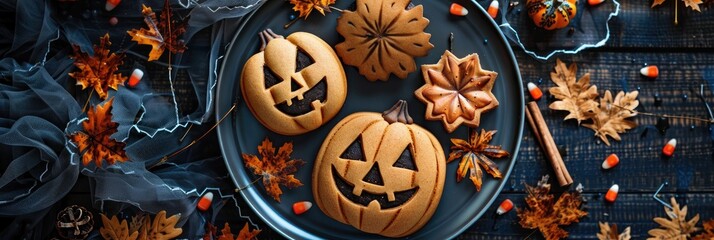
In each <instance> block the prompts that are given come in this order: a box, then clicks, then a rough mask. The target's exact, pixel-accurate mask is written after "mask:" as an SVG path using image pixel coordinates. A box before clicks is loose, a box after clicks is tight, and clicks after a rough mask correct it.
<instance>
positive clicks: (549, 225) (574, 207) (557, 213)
mask: <svg viewBox="0 0 714 240" xmlns="http://www.w3.org/2000/svg"><path fill="white" fill-rule="evenodd" d="M526 192H527V193H528V196H526V204H527V205H528V208H526V209H517V211H518V218H519V219H520V222H519V223H520V225H521V227H524V228H527V229H538V230H539V231H540V232H541V233H542V234H543V236H544V237H545V238H546V239H561V238H565V237H568V232H566V231H565V230H563V229H562V228H560V226H562V225H570V224H572V223H575V222H579V221H580V218H582V217H585V216H586V215H588V213H587V212H585V211H583V210H582V209H580V206H581V205H582V202H583V200H582V197H581V196H580V190H578V191H574V192H565V193H563V194H562V195H561V196H560V198H558V200H557V201H556V202H554V200H555V197H554V196H553V195H552V194H549V193H548V192H550V184H549V183H548V176H547V175H546V176H543V178H542V179H541V180H540V181H539V182H538V185H537V186H536V187H531V186H529V185H527V184H526Z"/></svg>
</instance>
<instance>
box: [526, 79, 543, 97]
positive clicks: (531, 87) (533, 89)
mask: <svg viewBox="0 0 714 240" xmlns="http://www.w3.org/2000/svg"><path fill="white" fill-rule="evenodd" d="M527 87H528V92H530V94H531V98H533V100H534V101H538V100H540V98H541V97H543V91H541V90H540V88H538V86H536V85H535V84H533V83H532V82H528V84H527Z"/></svg>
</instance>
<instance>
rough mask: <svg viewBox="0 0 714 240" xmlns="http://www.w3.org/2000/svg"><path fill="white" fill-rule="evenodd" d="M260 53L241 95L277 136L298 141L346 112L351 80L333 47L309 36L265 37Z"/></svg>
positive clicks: (249, 65)
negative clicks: (339, 113) (286, 136)
mask: <svg viewBox="0 0 714 240" xmlns="http://www.w3.org/2000/svg"><path fill="white" fill-rule="evenodd" d="M260 37H261V39H262V42H263V45H262V47H261V52H259V53H257V54H255V55H253V56H252V57H251V58H250V59H248V61H247V62H246V64H245V66H244V67H243V73H242V75H241V92H242V93H243V98H244V99H245V102H246V104H247V105H248V108H250V111H251V112H252V113H253V115H254V116H255V117H256V118H257V119H258V121H259V122H260V123H261V124H263V126H265V127H267V128H268V129H270V130H271V131H273V132H276V133H280V134H283V135H298V134H302V133H306V132H309V131H312V130H314V129H316V128H318V127H320V126H322V124H324V123H325V122H327V121H329V120H330V119H332V117H334V116H335V115H336V114H337V112H338V111H339V110H340V108H342V104H343V103H344V102H345V97H346V96H347V78H346V77H345V71H344V70H343V69H342V64H341V63H340V60H339V58H337V55H336V54H335V52H334V51H332V48H331V47H330V45H328V44H327V43H325V42H324V41H322V39H320V38H319V37H317V36H315V35H312V34H310V33H306V32H296V33H293V34H290V35H289V36H288V37H287V38H283V36H280V35H277V34H275V33H273V32H272V31H271V30H270V29H268V30H266V31H263V32H261V34H260Z"/></svg>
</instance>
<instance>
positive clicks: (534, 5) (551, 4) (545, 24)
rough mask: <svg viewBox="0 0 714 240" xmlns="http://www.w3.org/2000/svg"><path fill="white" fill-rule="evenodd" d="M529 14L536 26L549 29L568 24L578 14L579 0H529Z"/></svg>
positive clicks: (527, 4) (527, 6)
mask: <svg viewBox="0 0 714 240" xmlns="http://www.w3.org/2000/svg"><path fill="white" fill-rule="evenodd" d="M526 9H527V10H528V16H530V17H531V19H533V23H535V25H536V26H538V27H542V28H545V29H547V30H553V29H560V28H564V27H566V26H568V24H570V20H571V19H573V18H574V17H575V14H577V12H578V11H577V0H528V2H527V3H526Z"/></svg>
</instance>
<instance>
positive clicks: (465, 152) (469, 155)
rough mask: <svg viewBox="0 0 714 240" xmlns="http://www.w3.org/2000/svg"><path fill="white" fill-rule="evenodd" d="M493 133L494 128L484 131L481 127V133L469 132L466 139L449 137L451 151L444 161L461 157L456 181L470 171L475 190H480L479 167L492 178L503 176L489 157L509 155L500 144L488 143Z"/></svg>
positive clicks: (481, 175)
mask: <svg viewBox="0 0 714 240" xmlns="http://www.w3.org/2000/svg"><path fill="white" fill-rule="evenodd" d="M495 134H496V130H492V131H486V130H483V129H481V134H479V133H478V131H476V130H474V131H473V132H471V134H470V136H469V140H468V141H465V140H462V139H458V138H452V139H451V144H453V145H451V153H449V159H448V160H446V163H450V162H451V161H453V160H455V159H458V158H461V162H460V163H459V168H458V169H456V181H457V182H461V180H463V179H464V177H466V173H468V172H470V174H469V178H470V179H471V181H472V182H473V184H474V186H475V187H476V191H481V184H482V183H483V182H482V177H483V172H482V171H481V168H483V169H484V170H486V172H487V173H488V174H491V176H493V178H496V179H501V178H503V174H501V171H500V170H498V165H496V163H494V162H493V161H492V160H491V159H490V158H489V157H494V158H502V157H507V156H508V155H509V154H508V152H507V151H506V150H503V149H501V146H494V145H490V144H489V143H490V142H491V139H493V135H495ZM479 166H480V167H479Z"/></svg>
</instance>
